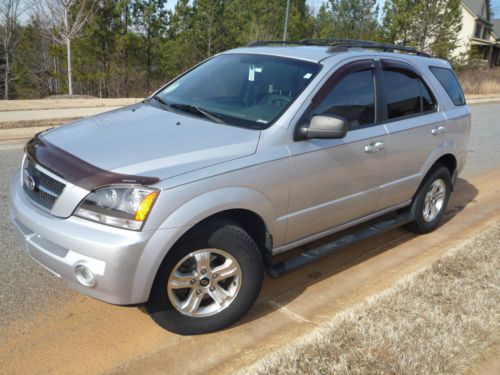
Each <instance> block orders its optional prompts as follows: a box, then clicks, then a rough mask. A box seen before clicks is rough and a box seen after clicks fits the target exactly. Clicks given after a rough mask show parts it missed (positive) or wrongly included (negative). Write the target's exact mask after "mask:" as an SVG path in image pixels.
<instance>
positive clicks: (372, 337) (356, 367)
mask: <svg viewBox="0 0 500 375" xmlns="http://www.w3.org/2000/svg"><path fill="white" fill-rule="evenodd" d="M498 248H500V220H498V221H496V222H494V223H492V224H491V225H490V226H488V227H487V228H486V229H485V230H484V231H481V232H479V233H477V234H475V235H474V236H473V237H471V238H469V240H467V241H465V242H464V243H462V244H460V245H459V246H458V247H456V248H454V249H452V250H450V251H448V252H447V253H446V254H445V255H444V256H442V257H440V258H439V259H438V260H437V261H436V262H434V263H433V264H432V265H430V266H428V267H425V268H423V269H421V270H419V271H417V272H415V273H414V274H412V275H409V276H407V277H405V278H404V279H402V280H401V281H399V282H397V283H396V284H395V285H394V286H392V287H390V288H388V289H386V290H384V291H383V292H382V293H379V294H377V295H375V296H372V297H370V298H369V299H368V300H367V301H365V302H363V303H361V304H358V305H356V306H354V307H353V308H350V309H347V310H346V311H343V312H341V313H340V314H337V315H336V316H335V317H334V318H333V319H332V320H330V321H329V322H326V323H324V324H321V325H320V326H318V327H317V328H315V329H314V330H313V331H312V332H311V333H309V334H307V335H304V336H303V337H300V338H297V339H296V340H295V341H294V342H293V343H292V344H291V345H288V346H287V347H285V348H284V349H280V350H279V351H277V352H275V353H272V354H270V355H267V356H266V357H264V358H263V359H261V360H259V361H257V363H256V364H255V365H253V366H251V367H248V368H246V369H244V370H243V371H241V374H262V375H264V374H304V373H311V372H312V373H316V374H366V373H396V374H408V373H415V374H459V373H464V372H466V371H467V370H469V371H470V370H471V363H475V362H478V360H479V359H480V358H482V357H483V353H485V352H489V351H492V352H493V353H494V350H493V349H495V348H496V344H497V342H496V340H495V338H496V337H495V335H496V333H497V332H499V331H500V320H499V316H498V303H499V302H500V290H499V289H498V285H500V273H499V271H498V269H499V266H500V253H499V252H498ZM488 358H491V357H490V356H488ZM485 362H486V363H488V366H491V365H493V367H494V366H495V363H490V362H489V361H488V359H487V360H486V361H485ZM311 369H314V370H313V371H311ZM485 369H486V368H485V367H483V368H482V369H481V370H480V371H481V373H482V374H484V373H485V372H484V370H485ZM493 370H495V368H492V369H491V371H493ZM496 370H500V369H498V368H497V369H496ZM496 373H497V374H498V372H496Z"/></svg>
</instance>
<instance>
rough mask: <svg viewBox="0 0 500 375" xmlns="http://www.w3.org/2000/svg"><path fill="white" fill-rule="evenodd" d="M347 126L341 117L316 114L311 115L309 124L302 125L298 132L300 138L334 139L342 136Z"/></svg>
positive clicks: (345, 132)
mask: <svg viewBox="0 0 500 375" xmlns="http://www.w3.org/2000/svg"><path fill="white" fill-rule="evenodd" d="M348 127H349V125H348V124H347V120H346V119H345V118H343V117H340V116H333V115H327V116H325V115H318V116H313V117H312V119H311V122H310V123H309V126H307V125H306V124H305V125H302V126H301V127H300V130H299V133H300V135H301V138H302V139H336V138H344V137H345V136H346V134H347V130H348Z"/></svg>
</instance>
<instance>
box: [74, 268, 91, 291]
mask: <svg viewBox="0 0 500 375" xmlns="http://www.w3.org/2000/svg"><path fill="white" fill-rule="evenodd" d="M75 276H76V279H77V280H78V282H79V283H80V284H82V285H84V286H88V287H93V286H94V285H95V276H94V274H93V273H92V271H91V270H90V269H89V268H88V267H86V266H84V265H83V264H79V265H77V266H76V267H75Z"/></svg>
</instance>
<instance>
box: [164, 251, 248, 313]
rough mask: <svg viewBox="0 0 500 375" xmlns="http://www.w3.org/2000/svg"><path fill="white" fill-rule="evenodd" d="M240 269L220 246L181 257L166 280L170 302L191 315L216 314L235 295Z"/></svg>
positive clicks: (177, 308) (236, 293)
mask: <svg viewBox="0 0 500 375" xmlns="http://www.w3.org/2000/svg"><path fill="white" fill-rule="evenodd" d="M241 279H242V278H241V268H240V266H239V264H238V262H236V260H235V259H234V258H233V257H232V256H231V255H230V254H229V253H227V252H226V251H224V250H220V249H201V250H196V251H193V252H192V253H190V254H188V255H186V256H185V257H184V258H182V259H181V260H180V261H179V262H178V263H177V264H176V265H175V267H174V269H173V270H172V273H171V274H170V276H169V279H168V283H167V293H168V298H169V300H170V303H171V304H172V305H173V306H174V307H175V309H176V310H177V311H179V312H180V313H182V314H184V315H188V316H192V317H204V316H210V315H214V314H217V313H219V312H221V311H222V310H224V309H226V308H227V307H228V306H229V305H230V304H231V303H232V302H233V301H234V299H235V298H236V296H237V295H238V292H239V290H240V286H241Z"/></svg>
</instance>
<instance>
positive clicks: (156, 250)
mask: <svg viewBox="0 0 500 375" xmlns="http://www.w3.org/2000/svg"><path fill="white" fill-rule="evenodd" d="M10 193H11V220H12V223H13V225H14V228H15V230H16V232H17V236H18V238H19V240H20V243H21V244H22V246H23V247H24V249H25V251H26V252H27V253H28V254H29V255H30V256H31V257H32V258H33V259H35V260H36V261H37V262H38V263H40V264H41V265H42V266H44V267H45V268H46V269H48V270H49V271H50V272H52V273H53V274H55V275H57V276H58V277H60V278H61V279H63V280H64V281H65V282H66V283H67V284H68V285H69V286H70V287H71V288H73V289H76V290H78V291H80V292H82V293H84V294H87V295H89V296H91V297H94V298H97V299H100V300H103V301H106V302H109V303H113V304H118V305H127V304H135V303H141V302H144V301H146V300H147V299H148V296H149V290H150V287H151V284H152V281H153V280H154V275H155V274H156V270H157V268H158V266H159V263H160V262H161V259H162V257H163V256H164V254H165V252H166V250H165V246H169V245H170V244H171V243H173V242H174V241H175V239H176V237H175V236H174V231H173V230H172V231H171V230H157V231H142V232H136V231H130V230H125V229H119V228H113V227H109V226H106V225H102V224H99V223H93V222H91V221H88V220H85V219H81V218H78V217H74V216H71V217H69V218H65V219H63V218H59V217H56V216H53V215H51V214H50V213H48V212H45V211H44V210H42V209H40V208H38V207H37V206H35V205H34V204H33V203H32V202H31V201H30V199H29V198H28V197H27V196H26V194H25V193H24V191H23V189H22V187H21V184H20V179H19V174H16V176H14V178H13V179H12V182H11V187H10ZM79 264H83V265H85V266H86V267H88V268H89V269H90V270H91V271H92V273H93V274H94V275H95V278H96V283H95V285H94V286H92V287H87V286H84V285H82V284H80V283H79V282H78V280H77V278H76V276H75V267H76V266H77V265H79Z"/></svg>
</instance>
